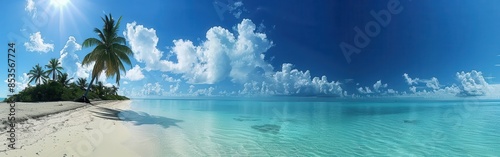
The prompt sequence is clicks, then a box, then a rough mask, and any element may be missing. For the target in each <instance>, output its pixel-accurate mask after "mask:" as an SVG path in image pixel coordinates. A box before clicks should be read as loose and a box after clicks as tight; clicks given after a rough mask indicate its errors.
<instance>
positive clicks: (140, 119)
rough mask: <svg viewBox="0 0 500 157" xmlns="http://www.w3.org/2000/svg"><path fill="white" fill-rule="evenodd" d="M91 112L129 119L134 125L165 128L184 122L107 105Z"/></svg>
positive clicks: (118, 118) (109, 117)
mask: <svg viewBox="0 0 500 157" xmlns="http://www.w3.org/2000/svg"><path fill="white" fill-rule="evenodd" d="M91 112H92V113H94V116H96V117H99V118H104V119H110V120H118V121H128V122H132V123H133V124H134V125H144V124H153V125H160V126H162V127H163V128H168V127H170V126H177V127H179V126H178V125H177V123H179V122H183V120H178V119H172V118H167V117H161V116H154V115H150V114H147V113H144V112H135V111H131V110H120V109H110V108H105V107H99V108H98V111H91Z"/></svg>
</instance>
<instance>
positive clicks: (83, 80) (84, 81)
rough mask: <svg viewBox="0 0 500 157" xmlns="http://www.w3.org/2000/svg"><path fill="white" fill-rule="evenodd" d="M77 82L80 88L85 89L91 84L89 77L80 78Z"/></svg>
mask: <svg viewBox="0 0 500 157" xmlns="http://www.w3.org/2000/svg"><path fill="white" fill-rule="evenodd" d="M76 84H77V85H78V87H80V89H82V90H85V87H87V86H88V85H89V84H88V83H87V79H86V78H78V80H77V81H76Z"/></svg>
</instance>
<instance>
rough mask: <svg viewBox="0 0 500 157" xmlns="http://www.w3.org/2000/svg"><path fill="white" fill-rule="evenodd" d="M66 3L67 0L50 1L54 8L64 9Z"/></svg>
mask: <svg viewBox="0 0 500 157" xmlns="http://www.w3.org/2000/svg"><path fill="white" fill-rule="evenodd" d="M68 2H69V0H50V3H51V4H52V5H54V6H56V7H64V6H66V4H68Z"/></svg>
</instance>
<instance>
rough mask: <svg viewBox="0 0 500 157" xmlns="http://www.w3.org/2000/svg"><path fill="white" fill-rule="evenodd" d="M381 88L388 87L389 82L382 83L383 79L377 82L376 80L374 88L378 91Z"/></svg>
mask: <svg viewBox="0 0 500 157" xmlns="http://www.w3.org/2000/svg"><path fill="white" fill-rule="evenodd" d="M381 88H387V83H386V84H382V80H378V81H377V82H375V84H373V89H374V90H375V91H376V92H380V90H379V89H381Z"/></svg>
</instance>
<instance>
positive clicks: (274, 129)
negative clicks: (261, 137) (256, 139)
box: [252, 124, 281, 134]
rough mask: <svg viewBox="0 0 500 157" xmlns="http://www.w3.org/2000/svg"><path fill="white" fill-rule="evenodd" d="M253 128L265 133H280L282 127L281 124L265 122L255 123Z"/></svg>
mask: <svg viewBox="0 0 500 157" xmlns="http://www.w3.org/2000/svg"><path fill="white" fill-rule="evenodd" d="M252 128H253V129H255V130H258V131H260V132H264V133H272V134H278V133H279V131H280V129H281V126H279V125H274V124H264V125H253V126H252Z"/></svg>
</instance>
